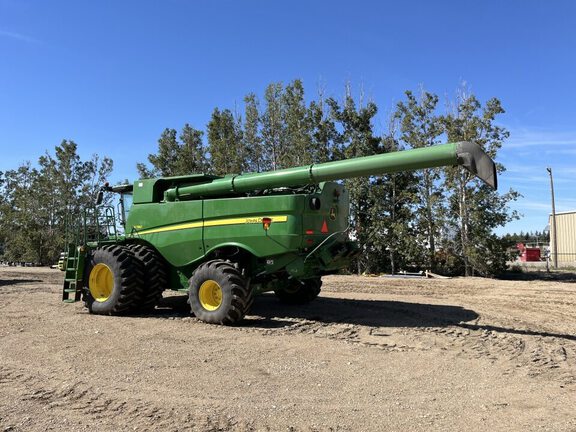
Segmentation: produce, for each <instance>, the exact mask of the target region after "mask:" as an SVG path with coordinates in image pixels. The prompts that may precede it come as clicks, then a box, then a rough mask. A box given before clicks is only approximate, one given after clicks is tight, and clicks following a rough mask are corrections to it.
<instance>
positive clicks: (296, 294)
mask: <svg viewBox="0 0 576 432" xmlns="http://www.w3.org/2000/svg"><path fill="white" fill-rule="evenodd" d="M321 287H322V279H320V278H314V279H305V280H303V281H298V280H294V281H293V282H292V284H291V285H290V286H289V287H287V288H280V289H277V290H274V293H275V294H276V295H277V296H278V298H279V299H280V301H281V302H282V303H287V304H300V305H301V304H306V303H310V302H311V301H312V300H314V299H315V298H316V297H318V295H319V294H320V290H321Z"/></svg>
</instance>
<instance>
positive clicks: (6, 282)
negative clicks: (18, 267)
mask: <svg viewBox="0 0 576 432" xmlns="http://www.w3.org/2000/svg"><path fill="white" fill-rule="evenodd" d="M35 282H42V280H40V279H0V287H3V286H10V285H17V284H25V283H35Z"/></svg>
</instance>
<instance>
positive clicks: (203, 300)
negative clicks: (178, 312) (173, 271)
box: [189, 260, 252, 325]
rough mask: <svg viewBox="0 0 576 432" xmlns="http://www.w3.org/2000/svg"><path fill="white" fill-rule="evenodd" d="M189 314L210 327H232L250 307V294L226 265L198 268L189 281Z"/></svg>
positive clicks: (210, 263)
mask: <svg viewBox="0 0 576 432" xmlns="http://www.w3.org/2000/svg"><path fill="white" fill-rule="evenodd" d="M189 302H190V309H191V310H192V313H193V314H194V315H195V316H196V317H197V318H198V319H200V320H202V321H204V322H207V323H211V324H224V325H234V324H237V323H238V322H240V321H241V320H242V319H243V318H244V315H246V313H247V312H248V309H249V307H250V305H251V304H252V292H251V289H250V286H249V284H248V283H247V281H246V280H245V278H244V277H243V276H242V273H241V271H240V269H238V267H237V266H236V265H234V264H233V263H231V262H229V261H222V260H214V261H208V262H206V263H204V264H202V265H200V266H199V267H198V268H197V269H196V271H195V272H194V274H193V275H192V277H191V278H190V291H189Z"/></svg>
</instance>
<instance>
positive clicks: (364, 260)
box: [327, 85, 383, 273]
mask: <svg viewBox="0 0 576 432" xmlns="http://www.w3.org/2000/svg"><path fill="white" fill-rule="evenodd" d="M327 103H328V105H329V106H330V112H331V116H332V118H333V119H334V121H335V122H336V123H337V125H338V127H337V128H339V132H338V136H337V137H336V139H335V145H338V151H337V153H341V155H342V158H346V159H349V158H355V157H360V156H369V155H373V154H376V153H380V152H382V150H383V149H382V148H381V146H380V138H378V137H377V136H375V134H374V132H373V125H372V120H373V118H374V116H375V115H376V113H377V111H378V109H377V107H376V104H374V103H372V102H370V103H368V104H367V105H366V106H365V107H357V105H356V102H355V101H354V99H353V97H352V93H351V90H350V86H349V85H347V87H346V97H345V100H344V103H343V106H342V107H341V106H340V105H339V104H338V102H337V101H336V100H334V99H332V98H330V99H328V100H327ZM345 184H346V188H347V189H348V191H349V193H350V215H351V220H352V222H351V224H352V230H353V235H354V236H355V237H356V238H357V239H358V241H359V242H360V244H361V245H362V247H363V250H364V253H363V254H362V255H360V256H359V257H358V259H357V261H356V271H357V272H358V273H363V272H374V271H377V265H376V262H377V260H376V259H375V254H376V253H377V252H378V251H377V249H376V248H374V239H375V238H376V234H377V233H378V227H376V226H375V224H374V223H373V222H374V221H373V218H372V217H371V216H372V215H373V214H374V213H379V211H378V209H375V208H374V207H375V206H378V205H379V203H378V200H376V199H375V196H378V194H377V193H375V192H374V184H373V182H372V180H371V179H370V178H367V177H360V178H353V179H348V180H346V181H345Z"/></svg>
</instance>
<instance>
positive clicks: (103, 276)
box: [88, 263, 114, 302]
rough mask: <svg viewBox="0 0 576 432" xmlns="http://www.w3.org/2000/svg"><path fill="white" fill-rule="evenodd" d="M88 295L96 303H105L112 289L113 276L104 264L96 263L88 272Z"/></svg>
mask: <svg viewBox="0 0 576 432" xmlns="http://www.w3.org/2000/svg"><path fill="white" fill-rule="evenodd" d="M88 287H89V288H90V294H91V295H92V298H94V300H96V301H97V302H105V301H106V300H108V298H109V297H110V295H112V290H113V289H114V274H113V273H112V270H110V267H108V266H107V265H106V264H102V263H98V264H96V265H95V266H94V267H93V268H92V271H91V272H90V280H89V281H88Z"/></svg>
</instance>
